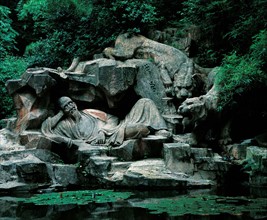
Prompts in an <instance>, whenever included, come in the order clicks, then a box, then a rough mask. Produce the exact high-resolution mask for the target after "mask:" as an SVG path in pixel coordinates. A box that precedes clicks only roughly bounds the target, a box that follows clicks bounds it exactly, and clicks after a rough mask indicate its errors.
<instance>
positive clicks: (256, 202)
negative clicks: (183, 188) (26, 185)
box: [0, 189, 267, 220]
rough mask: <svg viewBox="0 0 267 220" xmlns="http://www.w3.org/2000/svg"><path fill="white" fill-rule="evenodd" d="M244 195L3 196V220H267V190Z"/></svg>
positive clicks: (119, 193)
mask: <svg viewBox="0 0 267 220" xmlns="http://www.w3.org/2000/svg"><path fill="white" fill-rule="evenodd" d="M241 191H242V190H241ZM241 191H240V190H237V189H234V190H232V191H231V190H230V191H229V190H228V191H216V192H215V191H214V190H194V191H187V192H178V191H167V190H165V191H142V190H138V191H127V192H126V193H125V192H124V191H115V192H112V191H110V190H108V191H107V190H102V191H99V190H98V191H94V190H93V191H75V192H56V193H51V194H38V195H19V196H18V195H17V196H13V197H10V196H8V197H7V196H2V197H0V219H42V220H43V219H55V220H57V219H64V220H68V219H71V220H74V219H75V220H76V219H99V220H109V219H119V220H124V219H126V220H146V219H151V220H152V219H153V220H157V219H160V220H164V219H166V220H167V219H168V220H176V219H186V220H195V219H200V220H202V219H203V220H204V219H205V220H206V219H207V220H213V219H214V220H215V219H216V220H220V219H222V220H235V219H267V196H266V190H264V189H256V190H255V189H254V191H253V190H251V189H250V190H247V191H242V192H241ZM59 204H60V205H59Z"/></svg>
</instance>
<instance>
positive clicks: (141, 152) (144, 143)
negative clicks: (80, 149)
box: [109, 135, 170, 161]
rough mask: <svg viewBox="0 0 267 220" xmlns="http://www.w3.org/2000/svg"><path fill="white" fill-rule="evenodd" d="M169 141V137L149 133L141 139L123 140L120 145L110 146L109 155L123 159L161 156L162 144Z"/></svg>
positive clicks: (130, 159) (131, 159)
mask: <svg viewBox="0 0 267 220" xmlns="http://www.w3.org/2000/svg"><path fill="white" fill-rule="evenodd" d="M169 141H170V139H169V138H166V137H163V136H160V135H149V136H148V137H145V138H142V139H138V140H128V141H125V142H123V144H122V145H121V146H118V147H113V148H111V149H110V150H109V155H110V156H116V157H118V158H119V159H120V160H123V161H136V160H141V159H146V158H162V149H163V144H164V143H168V142H169Z"/></svg>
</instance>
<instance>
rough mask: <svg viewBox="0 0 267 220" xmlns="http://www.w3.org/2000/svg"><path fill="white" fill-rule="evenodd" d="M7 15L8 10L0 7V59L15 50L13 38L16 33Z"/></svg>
mask: <svg viewBox="0 0 267 220" xmlns="http://www.w3.org/2000/svg"><path fill="white" fill-rule="evenodd" d="M9 14H10V10H9V8H7V7H4V6H1V5H0V58H3V57H4V56H6V55H7V54H9V53H11V52H12V51H14V50H15V49H16V47H15V44H16V41H15V38H16V36H17V34H18V33H17V32H16V31H15V30H14V29H13V28H12V26H11V24H12V20H11V19H10V18H9Z"/></svg>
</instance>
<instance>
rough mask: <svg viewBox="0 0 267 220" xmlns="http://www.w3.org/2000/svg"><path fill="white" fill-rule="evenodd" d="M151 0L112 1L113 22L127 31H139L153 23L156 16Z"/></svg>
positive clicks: (155, 21)
mask: <svg viewBox="0 0 267 220" xmlns="http://www.w3.org/2000/svg"><path fill="white" fill-rule="evenodd" d="M152 3H153V1H152V0H142V1H140V0H132V1H130V0H124V1H121V0H116V1H113V2H112V8H111V10H112V12H113V13H114V17H115V19H116V20H115V22H116V23H117V24H118V25H119V26H121V27H122V28H123V29H124V31H126V32H129V33H140V32H143V31H145V30H147V29H148V28H149V27H151V26H153V25H155V24H156V23H157V22H158V21H159V18H157V12H156V8H155V7H154V6H153V5H152Z"/></svg>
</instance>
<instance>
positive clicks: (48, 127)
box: [41, 111, 72, 147]
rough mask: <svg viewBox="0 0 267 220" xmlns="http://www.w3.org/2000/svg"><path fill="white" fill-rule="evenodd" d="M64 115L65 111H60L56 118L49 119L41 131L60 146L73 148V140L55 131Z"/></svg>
mask: <svg viewBox="0 0 267 220" xmlns="http://www.w3.org/2000/svg"><path fill="white" fill-rule="evenodd" d="M63 115H64V113H63V111H59V112H58V114H56V115H55V116H53V117H49V118H47V119H46V120H45V121H44V122H43V124H42V127H41V131H42V133H43V134H44V135H45V136H46V137H47V138H49V139H51V140H52V141H54V142H56V143H58V144H61V143H64V144H67V146H68V147H71V146H72V140H71V139H70V138H68V137H64V136H62V135H59V134H56V133H55V132H54V130H53V129H54V128H55V127H56V126H57V124H58V123H59V122H60V120H61V118H62V117H63Z"/></svg>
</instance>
